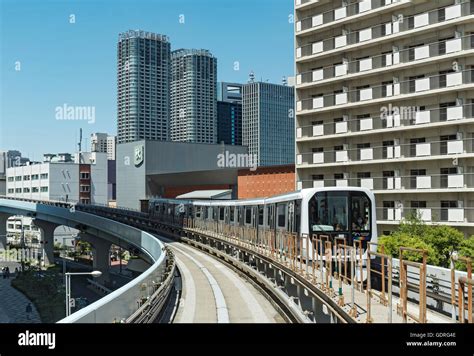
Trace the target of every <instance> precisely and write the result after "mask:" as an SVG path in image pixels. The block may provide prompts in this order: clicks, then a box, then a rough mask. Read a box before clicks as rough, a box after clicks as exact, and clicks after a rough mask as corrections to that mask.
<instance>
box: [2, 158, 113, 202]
mask: <svg viewBox="0 0 474 356" xmlns="http://www.w3.org/2000/svg"><path fill="white" fill-rule="evenodd" d="M6 176H7V196H9V197H15V198H27V199H39V200H59V201H69V202H81V203H84V204H107V154H106V153H100V152H83V153H81V154H76V155H75V156H74V157H71V155H70V154H67V153H64V154H58V155H51V154H46V155H44V161H43V162H41V163H31V162H30V163H28V164H27V165H24V166H19V167H11V168H8V169H7V174H6Z"/></svg>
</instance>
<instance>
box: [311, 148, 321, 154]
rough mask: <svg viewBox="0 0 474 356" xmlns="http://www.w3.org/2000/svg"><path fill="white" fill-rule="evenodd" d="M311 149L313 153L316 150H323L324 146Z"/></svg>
mask: <svg viewBox="0 0 474 356" xmlns="http://www.w3.org/2000/svg"><path fill="white" fill-rule="evenodd" d="M311 150H312V151H313V153H317V152H323V151H324V148H323V147H314V148H312V149H311Z"/></svg>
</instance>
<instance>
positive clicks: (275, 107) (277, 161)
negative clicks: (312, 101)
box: [242, 82, 295, 166]
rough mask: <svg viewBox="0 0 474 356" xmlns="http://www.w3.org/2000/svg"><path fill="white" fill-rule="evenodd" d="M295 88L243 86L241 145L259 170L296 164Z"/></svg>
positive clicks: (262, 85)
mask: <svg viewBox="0 0 474 356" xmlns="http://www.w3.org/2000/svg"><path fill="white" fill-rule="evenodd" d="M294 90H295V88H294V87H290V86H286V85H279V84H271V83H263V82H249V83H247V84H245V85H244V86H243V96H242V144H243V145H244V146H248V148H249V153H250V154H252V155H256V157H257V160H258V165H259V166H273V165H284V164H291V163H294V161H295V116H294V100H295V94H294Z"/></svg>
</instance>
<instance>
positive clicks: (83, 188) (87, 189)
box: [80, 185, 91, 193]
mask: <svg viewBox="0 0 474 356" xmlns="http://www.w3.org/2000/svg"><path fill="white" fill-rule="evenodd" d="M80 189H81V192H82V193H88V192H90V191H91V187H90V185H81V186H80Z"/></svg>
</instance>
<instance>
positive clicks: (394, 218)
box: [377, 203, 474, 225]
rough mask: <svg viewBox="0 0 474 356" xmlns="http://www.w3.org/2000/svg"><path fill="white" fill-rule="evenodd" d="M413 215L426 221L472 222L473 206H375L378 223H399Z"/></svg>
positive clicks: (455, 223) (453, 223)
mask: <svg viewBox="0 0 474 356" xmlns="http://www.w3.org/2000/svg"><path fill="white" fill-rule="evenodd" d="M438 204H439V203H438ZM413 215H417V216H419V217H420V219H421V220H422V221H424V222H426V223H451V224H452V225H458V224H465V223H468V224H473V223H474V208H439V207H436V208H382V207H379V208H377V222H378V223H384V222H385V223H390V222H393V223H399V222H400V221H401V220H402V219H407V218H409V217H410V216H413Z"/></svg>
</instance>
